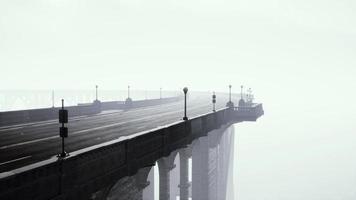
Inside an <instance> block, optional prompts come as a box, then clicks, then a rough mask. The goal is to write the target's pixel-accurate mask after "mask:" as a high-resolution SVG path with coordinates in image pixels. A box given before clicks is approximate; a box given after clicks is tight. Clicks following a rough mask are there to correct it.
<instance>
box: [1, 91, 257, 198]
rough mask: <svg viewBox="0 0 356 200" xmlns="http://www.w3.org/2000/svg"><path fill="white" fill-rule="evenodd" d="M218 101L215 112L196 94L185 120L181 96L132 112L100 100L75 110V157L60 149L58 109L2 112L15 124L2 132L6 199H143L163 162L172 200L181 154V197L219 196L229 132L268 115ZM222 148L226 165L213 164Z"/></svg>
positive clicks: (162, 189)
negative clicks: (236, 125)
mask: <svg viewBox="0 0 356 200" xmlns="http://www.w3.org/2000/svg"><path fill="white" fill-rule="evenodd" d="M217 96H218V100H217V101H216V105H214V106H215V107H214V108H213V107H212V103H211V96H210V95H207V94H191V95H189V98H188V101H187V102H188V104H187V112H188V113H187V114H188V117H189V118H187V119H186V120H182V117H183V115H184V111H183V109H182V108H183V101H182V98H181V97H176V98H168V99H159V100H154V101H146V102H135V101H133V102H132V103H130V105H129V107H127V106H128V105H125V103H122V102H110V103H108V102H94V103H93V104H90V105H81V106H84V107H81V106H77V107H73V108H69V109H68V110H69V113H70V116H74V117H71V118H70V120H69V124H68V128H69V130H70V132H69V137H68V138H67V139H66V151H67V152H69V156H67V157H64V158H58V157H57V156H56V155H57V154H58V153H59V152H60V148H61V140H60V138H59V136H58V126H59V125H58V121H57V120H56V119H54V116H56V115H58V113H57V112H58V109H56V108H52V110H45V111H43V110H41V111H39V110H36V111H28V112H27V113H26V112H25V113H24V112H17V113H16V111H15V113H7V115H6V114H3V115H0V117H1V118H0V119H2V121H6V120H7V121H8V122H9V123H7V125H3V126H2V127H0V135H1V136H2V140H1V141H0V151H1V154H0V162H1V164H0V172H1V173H0V199H79V200H80V199H143V193H144V189H145V188H148V187H149V185H150V183H152V182H153V181H152V180H150V181H148V179H149V173H150V171H152V169H151V168H152V166H154V165H156V163H157V165H158V166H159V196H160V199H161V200H170V199H172V197H174V195H173V193H174V190H172V189H171V188H172V187H171V184H172V181H170V178H169V177H170V173H171V171H172V170H173V169H174V168H175V167H176V165H175V160H176V156H177V154H179V158H180V159H179V161H180V162H179V163H180V164H179V166H180V167H179V168H180V170H179V172H180V174H179V177H180V183H179V192H177V191H176V193H177V194H178V193H179V196H180V199H188V198H189V197H192V198H193V199H194V200H199V199H202V200H203V199H204V200H206V199H214V198H213V196H216V194H217V191H218V189H217V188H219V187H222V185H224V183H223V182H224V181H221V180H220V179H219V180H218V179H216V180H215V181H212V180H210V179H209V177H211V176H210V175H209V173H211V172H214V170H212V169H218V167H217V166H220V168H224V166H225V167H226V166H227V165H228V160H229V159H227V158H229V155H230V151H229V148H228V147H231V144H229V145H223V146H221V147H220V144H221V142H225V143H229V140H226V139H225V140H223V139H222V138H229V137H230V138H231V137H232V136H231V134H230V135H227V136H224V133H225V132H226V130H228V129H229V127H230V125H231V124H234V123H238V122H243V121H256V120H257V119H258V118H259V117H260V116H262V115H263V114H264V112H263V108H262V104H255V103H250V104H245V105H241V104H240V105H239V106H237V107H234V106H233V105H232V104H231V103H230V104H226V102H228V101H229V98H228V95H226V94H220V95H219V94H218V95H217ZM226 105H229V106H228V107H226ZM213 109H214V110H215V111H212V110H213ZM53 113H55V114H53ZM71 113H72V115H71ZM9 116H12V117H9ZM14 116H15V117H14ZM28 116H33V117H28ZM4 119H5V120H4ZM30 119H31V120H30ZM230 142H231V141H230ZM217 146H219V147H220V148H219V149H221V150H222V151H221V152H220V154H221V155H220V157H221V158H224V159H222V162H221V163H220V162H212V160H211V155H210V154H211V149H216V148H217ZM225 146H226V147H225ZM224 147H225V148H226V149H225V150H224ZM218 154H219V153H215V155H218ZM189 158H191V159H192V160H193V164H192V173H193V175H192V181H191V182H189V181H188V179H187V177H188V159H189ZM216 158H218V157H216ZM198 160H199V161H198ZM213 160H215V161H216V159H213ZM211 163H215V167H210V166H213V165H214V164H211ZM218 171H220V172H221V171H222V174H219V173H218ZM226 171H227V169H225V170H215V172H216V174H215V176H214V177H219V176H220V175H221V176H226V173H224V172H226ZM205 183H212V184H205ZM218 183H219V184H218ZM192 188H193V189H192ZM194 188H195V189H194ZM212 188H215V190H214V189H212ZM222 188H223V187H222ZM213 191H216V192H215V193H214V192H213ZM219 191H220V192H221V191H222V189H220V190H219ZM222 193H223V192H222ZM114 194H117V195H116V198H115V195H114ZM221 196H224V195H221ZM117 197H119V198H117ZM216 198H218V197H217V196H216ZM216 198H215V199H216ZM147 199H150V198H147Z"/></svg>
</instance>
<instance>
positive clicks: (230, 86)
mask: <svg viewBox="0 0 356 200" xmlns="http://www.w3.org/2000/svg"><path fill="white" fill-rule="evenodd" d="M231 88H232V85H229V102H231Z"/></svg>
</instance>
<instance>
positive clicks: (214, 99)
mask: <svg viewBox="0 0 356 200" xmlns="http://www.w3.org/2000/svg"><path fill="white" fill-rule="evenodd" d="M212 97H213V112H215V111H216V110H215V103H216V95H215V92H213V96H212Z"/></svg>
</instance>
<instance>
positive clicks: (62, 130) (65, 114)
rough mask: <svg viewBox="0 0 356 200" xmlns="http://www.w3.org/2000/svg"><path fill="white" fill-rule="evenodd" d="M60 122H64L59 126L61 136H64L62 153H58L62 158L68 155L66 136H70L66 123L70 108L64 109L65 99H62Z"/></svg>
mask: <svg viewBox="0 0 356 200" xmlns="http://www.w3.org/2000/svg"><path fill="white" fill-rule="evenodd" d="M59 123H61V124H62V126H61V127H59V136H60V137H61V138H62V153H60V154H59V155H58V157H60V158H64V157H66V156H67V153H66V152H65V150H64V138H66V137H68V128H67V127H65V126H64V124H66V123H68V110H65V109H64V99H62V109H61V110H59Z"/></svg>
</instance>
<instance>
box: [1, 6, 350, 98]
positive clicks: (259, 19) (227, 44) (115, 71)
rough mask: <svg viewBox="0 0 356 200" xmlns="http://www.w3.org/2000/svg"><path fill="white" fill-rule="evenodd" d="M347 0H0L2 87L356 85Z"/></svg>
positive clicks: (341, 88) (344, 88) (331, 88)
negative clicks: (242, 84)
mask: <svg viewBox="0 0 356 200" xmlns="http://www.w3.org/2000/svg"><path fill="white" fill-rule="evenodd" d="M355 10H356V2H355V1H353V0H298V1H297V0H295V1H293V0H204V1H201V0H102V1H99V0H31V1H28V0H1V1H0V68H1V79H0V89H52V88H54V89H59V88H62V89H89V88H92V87H93V85H95V84H99V85H100V86H101V88H107V89H125V88H126V85H127V84H131V85H133V87H134V88H138V89H156V88H159V87H164V88H165V89H172V90H174V89H179V88H181V87H182V86H185V85H187V86H190V87H191V88H193V89H195V90H220V91H224V90H226V85H228V84H229V83H231V84H233V85H234V86H236V90H237V88H238V85H240V84H241V83H244V84H245V85H248V86H249V87H253V88H254V89H255V91H258V92H259V93H260V94H261V95H264V96H266V95H267V94H268V92H270V90H274V91H278V90H279V91H286V90H288V91H290V92H291V91H293V90H296V92H298V93H299V92H301V91H302V90H303V89H305V88H309V89H306V90H308V95H312V94H313V92H315V91H319V92H323V93H330V92H333V93H334V92H335V93H346V92H349V91H351V90H352V89H354V88H356V87H355V86H356V84H355V82H356V81H354V80H353V79H354V76H355V74H356V68H355V64H356V56H355V52H356V51H355V50H356V37H355V36H356V26H355V22H356V14H355V12H354V11H355Z"/></svg>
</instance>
